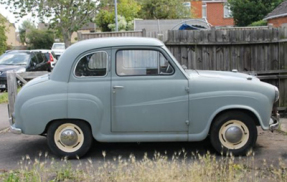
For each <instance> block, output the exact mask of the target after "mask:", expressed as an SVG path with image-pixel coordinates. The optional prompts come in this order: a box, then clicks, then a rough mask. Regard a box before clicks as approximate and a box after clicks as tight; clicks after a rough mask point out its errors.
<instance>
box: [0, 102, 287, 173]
mask: <svg viewBox="0 0 287 182" xmlns="http://www.w3.org/2000/svg"><path fill="white" fill-rule="evenodd" d="M6 108H7V106H6V105H3V104H2V105H1V104H0V126H1V127H0V128H3V127H4V126H7V125H8V121H7V120H8V118H7V111H6V110H7V109H6ZM5 115H6V116H5ZM286 121H287V120H286ZM286 123H287V122H286ZM258 133H259V136H258V140H257V144H256V146H255V149H254V151H255V159H256V160H255V164H256V165H257V166H260V165H261V164H262V160H263V159H266V160H267V161H268V162H269V163H273V164H275V165H276V164H278V158H282V160H283V161H284V162H285V164H287V135H286V134H284V133H283V132H277V131H275V132H274V133H271V132H269V131H262V130H260V129H259V132H258ZM182 148H184V149H185V151H186V152H187V154H188V155H190V154H191V152H195V151H199V153H201V154H205V153H206V152H207V151H210V152H211V153H212V154H215V152H214V150H213V148H212V146H211V144H210V142H209V140H205V141H203V142H193V143H187V142H182V143H180V142H177V143H141V144H137V143H115V144H114V143H109V144H106V143H96V142H95V144H94V146H93V148H92V150H91V151H90V152H89V153H88V154H87V155H86V157H85V158H83V159H82V160H81V162H82V163H85V162H86V161H87V159H89V158H91V159H92V160H93V161H94V165H101V164H102V162H103V160H104V159H103V157H102V151H106V155H107V156H106V159H105V160H106V161H107V160H110V161H113V158H114V157H118V156H122V158H123V159H128V157H129V155H130V154H134V155H135V156H136V158H137V159H141V158H142V157H143V156H144V154H145V153H147V154H148V156H149V157H150V158H152V157H153V154H154V152H155V151H157V152H161V153H162V154H163V153H165V151H166V152H167V154H168V155H169V156H171V155H172V154H174V152H177V151H180V150H182ZM0 151H1V152H0V171H3V170H9V169H17V168H19V164H18V163H19V161H21V159H22V157H24V156H26V155H29V156H30V158H32V159H34V158H38V155H39V153H40V152H42V153H45V152H48V156H49V157H48V158H49V159H47V160H50V159H51V158H55V159H56V161H58V162H61V161H60V160H59V159H58V158H56V157H55V156H54V155H53V154H51V153H50V150H49V149H48V146H47V143H46V138H45V137H42V136H28V135H14V134H12V133H10V132H9V131H7V130H2V131H0ZM42 160H44V157H42ZM71 163H72V164H78V163H79V161H77V160H71Z"/></svg>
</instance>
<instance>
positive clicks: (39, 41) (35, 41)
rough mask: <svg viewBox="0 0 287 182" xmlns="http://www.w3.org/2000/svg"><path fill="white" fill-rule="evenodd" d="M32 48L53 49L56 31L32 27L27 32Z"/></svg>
mask: <svg viewBox="0 0 287 182" xmlns="http://www.w3.org/2000/svg"><path fill="white" fill-rule="evenodd" d="M26 36H27V40H28V45H29V48H30V49H51V47H52V45H53V43H54V33H53V32H52V31H51V30H38V29H31V30H29V31H28V32H27V34H26Z"/></svg>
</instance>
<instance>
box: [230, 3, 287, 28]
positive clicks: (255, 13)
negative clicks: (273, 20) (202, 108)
mask: <svg viewBox="0 0 287 182" xmlns="http://www.w3.org/2000/svg"><path fill="white" fill-rule="evenodd" d="M282 1H283V0H228V3H229V7H230V10H231V11H232V15H233V18H234V21H235V25H237V26H248V25H250V24H251V23H253V22H256V21H259V20H262V19H263V18H264V17H265V16H266V15H267V14H268V13H270V12H271V11H272V10H273V9H274V8H276V7H277V6H278V5H279V4H280V3H281V2H282Z"/></svg>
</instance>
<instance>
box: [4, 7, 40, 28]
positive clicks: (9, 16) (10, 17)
mask: <svg viewBox="0 0 287 182" xmlns="http://www.w3.org/2000/svg"><path fill="white" fill-rule="evenodd" d="M0 13H1V14H2V15H3V16H4V17H5V18H7V19H8V20H9V21H10V23H15V27H16V29H17V30H18V27H19V26H20V25H21V23H22V22H23V21H24V20H26V19H31V20H32V19H33V18H32V16H31V15H27V16H25V17H23V18H22V19H19V22H17V23H16V21H17V19H16V18H15V16H14V15H13V13H10V12H9V10H6V9H5V6H4V5H0ZM34 20H35V18H34Z"/></svg>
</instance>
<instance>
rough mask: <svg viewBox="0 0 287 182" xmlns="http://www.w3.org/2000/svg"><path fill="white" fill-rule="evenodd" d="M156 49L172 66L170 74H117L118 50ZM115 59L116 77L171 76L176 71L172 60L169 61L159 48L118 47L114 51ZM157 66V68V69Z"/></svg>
mask: <svg viewBox="0 0 287 182" xmlns="http://www.w3.org/2000/svg"><path fill="white" fill-rule="evenodd" d="M131 50H133V51H156V52H158V53H160V54H161V55H162V56H163V57H164V58H165V60H167V61H168V63H169V65H170V66H171V67H172V69H173V72H172V73H171V74H157V75H119V74H118V72H117V54H118V52H119V51H131ZM114 56H115V61H114V65H115V68H114V71H115V74H116V75H117V76H118V77H134V76H140V77H148V76H156V77H158V76H173V75H174V74H175V72H176V69H175V67H174V65H173V64H172V61H170V59H168V58H167V56H166V55H165V54H164V53H163V52H162V51H161V50H159V49H151V48H120V49H117V50H116V51H115V55H114ZM158 69H159V68H157V70H158Z"/></svg>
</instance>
